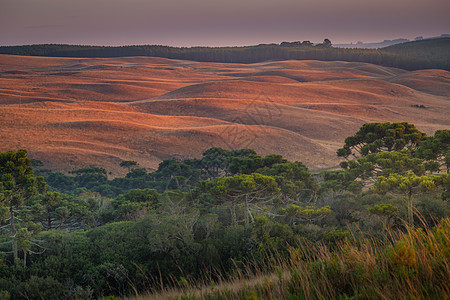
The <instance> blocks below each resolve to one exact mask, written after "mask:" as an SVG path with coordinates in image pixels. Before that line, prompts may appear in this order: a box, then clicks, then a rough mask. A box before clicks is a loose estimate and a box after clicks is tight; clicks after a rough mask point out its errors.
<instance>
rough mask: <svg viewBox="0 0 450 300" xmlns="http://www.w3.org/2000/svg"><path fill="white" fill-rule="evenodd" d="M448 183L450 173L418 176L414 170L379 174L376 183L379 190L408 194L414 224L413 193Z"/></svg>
mask: <svg viewBox="0 0 450 300" xmlns="http://www.w3.org/2000/svg"><path fill="white" fill-rule="evenodd" d="M447 183H448V174H442V175H439V176H436V175H426V176H417V175H416V174H414V173H413V172H408V173H407V174H405V175H400V174H391V175H390V176H389V177H385V176H379V177H378V178H377V181H376V183H375V189H376V190H377V191H378V192H383V193H385V192H388V191H400V192H402V193H405V194H406V195H407V200H408V222H409V225H410V226H413V225H414V223H413V222H414V218H413V216H414V204H413V195H415V194H418V193H425V192H429V191H433V190H434V189H435V188H436V186H438V185H445V184H447Z"/></svg>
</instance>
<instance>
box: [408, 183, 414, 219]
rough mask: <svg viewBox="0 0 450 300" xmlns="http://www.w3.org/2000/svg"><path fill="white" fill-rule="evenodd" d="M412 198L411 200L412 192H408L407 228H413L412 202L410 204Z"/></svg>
mask: <svg viewBox="0 0 450 300" xmlns="http://www.w3.org/2000/svg"><path fill="white" fill-rule="evenodd" d="M412 200H413V198H412V191H409V192H408V201H409V203H408V206H409V209H408V211H409V212H408V217H409V226H414V216H413V202H412Z"/></svg>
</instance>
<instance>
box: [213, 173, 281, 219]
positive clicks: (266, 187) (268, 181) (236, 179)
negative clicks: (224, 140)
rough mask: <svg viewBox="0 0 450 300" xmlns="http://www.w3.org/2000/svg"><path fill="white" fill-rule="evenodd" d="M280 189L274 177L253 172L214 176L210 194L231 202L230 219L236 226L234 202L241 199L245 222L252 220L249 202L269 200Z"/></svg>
mask: <svg viewBox="0 0 450 300" xmlns="http://www.w3.org/2000/svg"><path fill="white" fill-rule="evenodd" d="M279 191H280V189H279V187H278V185H277V183H276V181H275V179H274V178H273V177H270V176H265V175H261V174H258V173H253V174H251V175H235V176H231V177H221V178H216V180H215V181H214V185H213V187H212V194H213V195H214V196H215V197H216V199H219V200H220V201H226V202H228V201H229V202H231V220H232V225H233V227H236V226H237V216H236V203H237V202H240V201H243V202H244V205H245V224H246V225H248V224H249V221H250V219H251V221H252V222H253V215H252V213H251V211H250V208H249V204H250V202H252V201H254V200H263V199H266V200H271V199H272V198H273V196H274V195H275V194H277V193H278V192H279Z"/></svg>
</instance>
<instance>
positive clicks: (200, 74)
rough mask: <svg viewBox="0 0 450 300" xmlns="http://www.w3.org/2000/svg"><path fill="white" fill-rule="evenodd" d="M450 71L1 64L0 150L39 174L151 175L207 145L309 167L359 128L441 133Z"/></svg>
mask: <svg viewBox="0 0 450 300" xmlns="http://www.w3.org/2000/svg"><path fill="white" fill-rule="evenodd" d="M449 86H450V72H447V71H443V70H421V71H413V72H409V71H404V70H400V69H395V68H387V67H381V66H377V65H372V64H367V63H351V62H322V61H280V62H265V63H256V64H225V63H200V62H192V61H181V60H171V59H164V58H150V57H128V58H127V57H125V58H84V59H79V58H46V57H22V56H10V55H0V124H1V127H0V139H1V140H2V143H1V144H0V151H7V150H16V149H18V148H25V149H27V150H29V154H30V156H31V157H32V158H36V159H40V160H42V161H43V162H44V163H45V167H47V168H51V169H55V170H62V171H70V170H73V169H75V168H79V167H83V166H91V165H96V166H102V167H105V168H106V169H107V170H108V171H111V172H112V174H113V176H117V175H124V174H125V173H126V170H125V169H124V168H121V167H119V163H120V162H121V161H122V160H136V161H137V162H138V163H139V165H140V166H141V167H145V168H148V169H155V168H157V166H158V164H159V162H161V160H163V159H167V158H171V157H180V158H190V157H199V156H200V155H201V153H202V152H203V151H204V150H206V149H208V148H210V147H222V148H226V149H231V148H234V149H241V148H253V149H255V150H256V151H257V152H258V153H259V154H260V155H266V154H271V153H277V154H282V155H283V156H285V157H286V158H288V159H289V160H300V161H302V162H304V163H305V164H306V165H307V166H308V167H310V168H311V169H312V170H320V169H328V168H331V167H334V166H336V165H337V164H338V162H339V160H338V159H337V158H336V155H335V151H336V150H337V149H338V148H339V147H341V146H342V144H343V141H344V139H345V137H347V136H349V135H351V134H352V132H355V131H356V130H357V129H358V128H359V127H360V126H361V125H362V124H364V123H367V122H403V121H406V122H410V123H414V124H415V125H416V126H417V127H418V128H419V129H420V130H422V131H424V132H426V133H428V134H433V133H434V131H435V130H437V129H446V128H448V127H449V125H450V120H449V118H448V115H449V113H450V101H449V92H448V91H449Z"/></svg>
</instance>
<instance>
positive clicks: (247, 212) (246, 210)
mask: <svg viewBox="0 0 450 300" xmlns="http://www.w3.org/2000/svg"><path fill="white" fill-rule="evenodd" d="M249 216H250V211H249V209H248V195H245V226H246V227H248V225H249V223H250V222H249Z"/></svg>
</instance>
